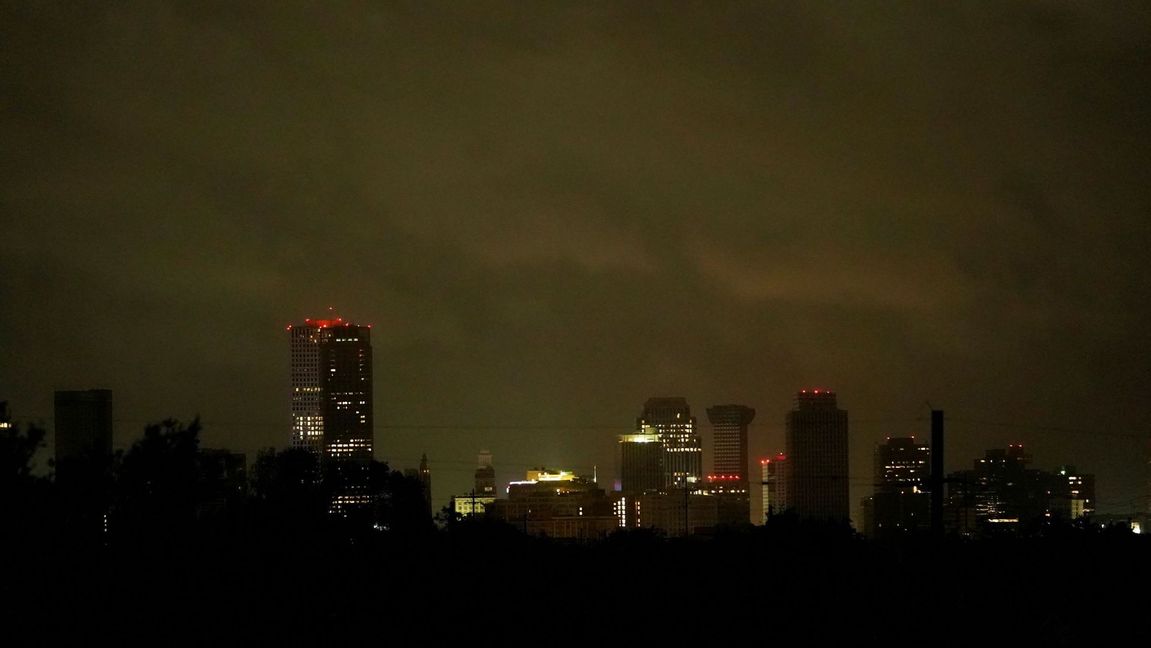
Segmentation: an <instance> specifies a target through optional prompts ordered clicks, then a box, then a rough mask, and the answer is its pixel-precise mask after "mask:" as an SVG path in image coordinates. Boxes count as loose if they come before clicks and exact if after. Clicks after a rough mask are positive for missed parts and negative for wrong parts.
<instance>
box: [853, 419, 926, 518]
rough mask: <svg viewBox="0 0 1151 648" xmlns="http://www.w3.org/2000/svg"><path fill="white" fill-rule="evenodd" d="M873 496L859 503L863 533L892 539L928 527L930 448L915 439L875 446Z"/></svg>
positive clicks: (910, 438) (905, 438)
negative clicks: (861, 505)
mask: <svg viewBox="0 0 1151 648" xmlns="http://www.w3.org/2000/svg"><path fill="white" fill-rule="evenodd" d="M874 457H875V463H874V488H875V490H874V492H873V493H872V495H871V496H870V497H868V498H865V499H864V501H863V532H864V533H865V534H867V535H868V536H870V537H872V538H892V537H897V536H901V535H908V534H915V533H920V532H924V531H927V530H928V529H929V528H930V525H931V494H930V493H929V492H928V486H929V481H930V477H931V447H930V446H929V445H927V444H925V443H920V442H918V441H916V440H915V437H897V438H890V437H889V438H888V439H887V440H886V441H885V442H884V443H882V444H879V445H877V446H875V455H874Z"/></svg>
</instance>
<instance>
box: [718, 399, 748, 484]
mask: <svg viewBox="0 0 1151 648" xmlns="http://www.w3.org/2000/svg"><path fill="white" fill-rule="evenodd" d="M753 419H755V410H754V409H752V408H750V407H746V406H744V405H716V406H715V407H709V408H707V420H708V421H710V422H711V426H712V429H713V431H714V437H713V438H714V441H713V443H714V445H713V447H712V453H713V457H712V472H713V473H714V474H715V475H722V476H723V477H725V478H731V477H732V476H735V477H737V481H738V483H739V485H740V486H741V487H743V489H744V490H745V491H746V490H747V485H748V476H747V426H748V425H750V424H751V422H752V420H753Z"/></svg>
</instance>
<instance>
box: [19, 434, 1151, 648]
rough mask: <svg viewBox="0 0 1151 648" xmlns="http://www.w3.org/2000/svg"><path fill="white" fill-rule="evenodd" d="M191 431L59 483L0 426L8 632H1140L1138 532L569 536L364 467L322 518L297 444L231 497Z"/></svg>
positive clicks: (778, 530) (612, 636) (798, 530)
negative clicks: (358, 492)
mask: <svg viewBox="0 0 1151 648" xmlns="http://www.w3.org/2000/svg"><path fill="white" fill-rule="evenodd" d="M198 437H199V425H198V424H197V423H196V422H193V423H191V424H189V425H186V426H185V425H181V424H179V423H177V422H175V421H165V422H163V423H159V424H156V425H151V426H148V428H147V429H146V431H145V434H144V436H143V437H142V438H141V439H139V440H138V441H137V442H136V443H134V444H133V445H132V447H131V448H129V449H128V450H127V451H125V452H124V453H123V454H121V455H118V456H114V457H112V458H111V459H110V460H109V461H107V462H106V463H105V464H104V465H99V464H92V465H90V466H89V467H88V468H87V469H88V470H91V473H90V474H86V475H85V477H84V481H86V482H87V483H88V484H102V485H97V486H91V487H90V488H89V489H87V491H85V492H79V493H78V492H76V491H75V490H72V491H70V490H69V489H72V488H73V487H72V486H70V485H69V484H68V479H65V480H64V482H60V481H59V480H58V479H55V478H53V477H52V476H49V477H39V476H36V475H35V474H34V473H33V471H32V470H31V461H32V457H33V456H34V455H35V452H36V449H37V448H38V447H40V445H41V444H42V441H43V434H42V432H40V431H39V430H36V429H34V428H29V429H27V430H24V431H20V430H17V429H14V428H10V429H8V430H4V431H0V454H2V455H3V464H2V466H3V469H4V474H3V476H2V479H3V493H2V495H0V499H2V505H3V516H4V522H5V532H4V535H3V540H4V542H5V543H6V550H5V553H4V557H5V559H4V561H3V567H4V573H3V578H0V588H2V592H0V593H2V594H3V596H4V599H5V600H8V601H14V602H15V603H13V604H9V605H8V606H7V607H5V608H4V614H5V615H6V617H7V618H6V619H5V621H6V625H5V627H6V628H7V629H8V630H7V634H6V636H7V637H13V638H15V637H20V636H23V635H30V636H31V637H33V638H34V639H37V640H36V641H34V642H33V643H37V644H43V643H49V644H55V643H61V642H64V641H69V642H71V641H75V640H77V639H87V638H90V637H94V636H100V637H108V638H115V639H117V640H122V641H123V640H126V641H131V642H133V643H135V642H137V641H140V642H143V641H147V642H150V643H155V642H163V643H165V644H168V643H180V644H187V643H194V644H205V643H213V644H218V643H224V644H233V643H250V642H253V641H256V642H258V643H259V644H260V645H266V644H270V643H281V642H283V643H290V644H293V645H294V644H301V643H320V644H322V645H329V644H336V643H338V642H341V641H344V640H355V641H357V642H361V643H387V642H388V641H394V640H398V639H400V638H401V637H407V636H408V635H423V636H425V637H426V638H427V640H428V641H432V642H433V643H442V642H445V641H449V640H453V639H461V638H462V639H466V640H468V641H469V642H471V643H479V644H488V643H502V644H509V645H518V644H522V643H539V642H548V643H561V644H567V643H573V642H576V641H580V642H583V641H587V642H595V643H607V644H617V643H621V642H622V641H629V642H630V641H641V642H644V643H651V642H654V641H669V642H672V641H673V642H675V643H676V645H679V644H691V643H697V642H701V643H718V642H723V641H728V640H732V641H748V640H754V641H757V642H758V641H765V642H771V641H774V640H777V639H791V640H800V641H803V642H804V645H811V644H819V643H826V642H829V641H836V642H844V641H856V642H862V641H875V642H877V643H880V644H883V645H892V644H895V645H902V644H910V643H915V644H917V645H918V644H923V643H927V644H928V645H934V644H942V645H953V644H963V645H971V644H980V643H987V642H988V641H992V640H993V643H995V644H998V645H1004V644H1007V643H1018V644H1027V645H1034V644H1036V643H1050V644H1055V645H1069V644H1072V643H1077V642H1087V641H1099V640H1102V639H1103V638H1106V637H1109V636H1113V635H1116V634H1118V635H1121V636H1122V635H1125V633H1127V632H1128V631H1137V630H1138V627H1137V626H1133V625H1130V624H1131V621H1130V618H1129V617H1126V616H1124V614H1123V613H1122V610H1124V609H1126V606H1127V605H1128V604H1129V602H1130V601H1131V600H1132V599H1133V597H1134V598H1135V599H1136V600H1145V599H1144V598H1143V597H1145V596H1146V593H1147V587H1148V585H1147V584H1148V583H1149V582H1151V581H1149V576H1151V543H1149V542H1148V540H1151V539H1149V538H1147V537H1141V536H1137V535H1133V534H1131V533H1128V532H1126V531H1122V530H1120V529H1099V528H1086V527H1076V526H1072V525H1053V526H1051V527H1048V528H1047V529H1046V530H1045V531H1043V532H1041V533H1036V534H1034V535H1031V536H1029V537H1003V538H990V539H984V540H980V541H969V540H963V539H959V538H948V539H944V540H941V541H932V540H930V539H926V538H920V539H910V540H908V541H904V542H898V543H877V542H869V541H866V540H864V539H862V538H861V537H860V536H858V535H857V534H855V533H854V532H853V531H852V530H851V529H850V528H848V527H844V526H827V525H819V524H811V523H806V522H803V521H800V520H797V519H795V518H794V517H791V516H787V515H782V516H774V517H773V518H772V519H771V520H770V521H769V523H768V524H767V525H764V526H757V527H752V526H750V525H749V526H744V527H731V528H721V529H717V530H716V532H715V533H714V534H713V535H712V536H709V537H689V538H664V537H661V536H659V535H657V534H655V533H652V532H648V531H630V532H619V533H616V534H613V535H611V536H609V537H607V538H606V539H604V540H602V541H600V542H596V543H587V544H578V543H565V542H559V541H551V540H547V539H543V538H535V537H529V536H527V535H524V534H523V533H521V532H520V531H519V530H518V529H517V528H515V527H513V526H509V525H506V524H501V523H496V522H493V521H489V520H484V519H466V520H459V519H451V518H448V519H445V520H444V522H446V524H442V525H441V526H440V527H437V526H436V525H435V524H434V523H433V521H432V520H431V518H430V516H429V515H428V510H427V504H426V500H425V499H424V497H423V492H422V490H421V486H420V484H419V482H418V481H417V480H415V479H411V478H407V477H404V476H403V475H402V474H400V473H398V472H396V471H393V470H390V469H389V468H388V467H387V466H385V465H383V464H375V465H374V466H373V469H372V470H373V472H372V479H371V484H372V486H371V488H372V491H373V494H374V496H375V498H374V499H375V502H376V504H375V505H374V506H372V507H369V508H367V509H364V510H362V511H361V514H358V515H353V516H349V517H338V516H333V515H330V514H329V513H328V507H329V503H330V494H331V489H332V488H333V486H332V485H331V484H329V483H325V480H324V479H323V476H322V475H321V474H320V473H321V472H322V471H320V470H319V467H318V466H317V465H316V464H315V462H314V460H313V459H312V458H311V457H309V456H308V454H307V453H301V452H293V451H283V452H266V453H263V454H261V455H259V456H258V457H256V458H255V460H254V461H253V462H252V464H251V465H250V466H249V468H248V470H247V472H246V474H245V479H244V482H243V484H244V485H243V488H242V489H239V490H236V491H234V490H232V488H231V487H230V486H228V484H232V483H234V482H231V481H229V479H226V478H225V477H226V475H221V474H220V472H219V470H218V467H219V465H220V463H219V462H218V461H208V462H204V461H202V460H200V459H198V457H199V456H201V455H202V454H203V453H202V452H201V449H200V448H199V444H198ZM213 466H215V468H213ZM58 468H59V467H58ZM66 472H67V469H65V473H66ZM61 474H63V473H61ZM72 474H73V475H76V474H78V473H75V472H73V473H72ZM233 476H234V475H233ZM100 480H103V481H100ZM93 502H106V503H107V506H106V510H107V516H108V517H107V528H106V529H105V528H104V526H103V523H104V522H103V521H104V518H103V513H101V514H100V515H99V516H98V517H93V513H92V511H94V510H96V509H94V508H92V506H93ZM101 506H103V505H101ZM101 510H104V509H101ZM93 522H99V524H98V525H97V526H96V527H93V526H92V524H93ZM13 645H24V643H14V644H13Z"/></svg>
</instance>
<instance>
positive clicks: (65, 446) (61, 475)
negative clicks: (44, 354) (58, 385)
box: [55, 389, 112, 489]
mask: <svg viewBox="0 0 1151 648" xmlns="http://www.w3.org/2000/svg"><path fill="white" fill-rule="evenodd" d="M55 418H56V480H57V482H58V483H59V484H61V485H62V486H63V487H64V488H66V489H71V488H73V487H75V488H85V487H88V486H90V484H84V483H75V482H77V481H80V482H83V481H87V479H88V477H89V476H90V475H88V473H89V472H92V471H96V472H99V471H100V470H101V469H102V468H103V463H104V462H106V461H108V460H110V459H111V457H112V391H111V390H108V389H88V390H85V391H57V392H56V398H55Z"/></svg>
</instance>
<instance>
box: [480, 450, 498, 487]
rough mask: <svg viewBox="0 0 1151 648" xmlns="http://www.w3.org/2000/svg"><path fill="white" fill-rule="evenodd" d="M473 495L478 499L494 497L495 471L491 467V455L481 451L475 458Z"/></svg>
mask: <svg viewBox="0 0 1151 648" xmlns="http://www.w3.org/2000/svg"><path fill="white" fill-rule="evenodd" d="M475 478H476V483H475V494H476V495H478V496H480V497H495V496H496V469H495V467H494V466H492V453H490V452H488V451H487V450H481V451H480V454H479V456H478V457H476V475H475Z"/></svg>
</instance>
